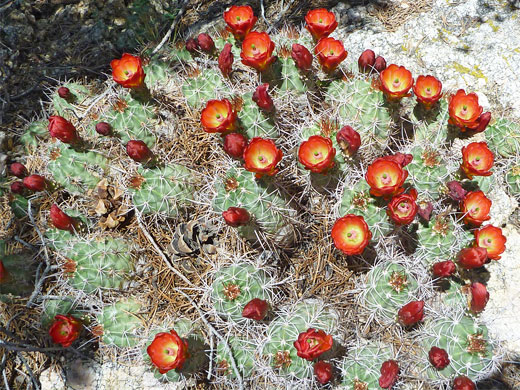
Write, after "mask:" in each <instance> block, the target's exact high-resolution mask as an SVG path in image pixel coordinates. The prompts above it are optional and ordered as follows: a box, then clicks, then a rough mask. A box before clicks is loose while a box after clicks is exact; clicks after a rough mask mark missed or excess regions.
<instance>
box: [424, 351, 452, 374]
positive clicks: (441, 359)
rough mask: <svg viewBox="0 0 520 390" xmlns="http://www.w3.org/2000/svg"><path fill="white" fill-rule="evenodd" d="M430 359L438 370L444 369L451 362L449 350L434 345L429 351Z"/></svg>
mask: <svg viewBox="0 0 520 390" xmlns="http://www.w3.org/2000/svg"><path fill="white" fill-rule="evenodd" d="M428 360H429V361H430V363H431V364H432V366H433V367H435V368H436V369H437V370H442V369H443V368H446V367H447V366H448V364H450V358H449V356H448V352H446V351H445V350H444V349H442V348H437V347H432V348H431V349H430V352H428Z"/></svg>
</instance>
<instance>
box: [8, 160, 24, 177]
mask: <svg viewBox="0 0 520 390" xmlns="http://www.w3.org/2000/svg"><path fill="white" fill-rule="evenodd" d="M9 171H10V172H11V174H13V175H15V176H16V177H18V178H20V179H23V178H24V177H25V176H27V168H25V165H23V164H20V163H19V162H15V163H12V164H11V165H9Z"/></svg>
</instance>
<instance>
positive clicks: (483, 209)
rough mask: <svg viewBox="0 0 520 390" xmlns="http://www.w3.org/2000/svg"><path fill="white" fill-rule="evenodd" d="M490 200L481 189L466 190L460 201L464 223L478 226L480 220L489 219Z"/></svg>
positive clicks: (480, 223) (480, 222)
mask: <svg viewBox="0 0 520 390" xmlns="http://www.w3.org/2000/svg"><path fill="white" fill-rule="evenodd" d="M490 209H491V200H489V199H488V198H486V196H485V195H484V193H483V192H482V191H472V192H468V193H467V194H466V196H465V197H464V199H463V200H462V202H460V211H461V212H462V213H464V223H465V224H466V225H472V226H480V225H482V222H484V221H487V220H489V219H490V218H491V217H490V216H489V210H490Z"/></svg>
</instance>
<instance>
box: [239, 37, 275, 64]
mask: <svg viewBox="0 0 520 390" xmlns="http://www.w3.org/2000/svg"><path fill="white" fill-rule="evenodd" d="M273 51H274V42H273V41H271V38H270V37H269V34H267V33H266V32H256V31H253V32H250V33H249V34H247V36H246V37H245V39H244V41H243V42H242V52H241V53H240V57H241V58H242V63H243V64H244V65H247V66H250V67H252V68H255V69H256V70H258V71H259V72H263V71H264V70H265V69H267V68H268V67H269V65H271V64H272V63H273V62H275V61H276V57H275V56H273Z"/></svg>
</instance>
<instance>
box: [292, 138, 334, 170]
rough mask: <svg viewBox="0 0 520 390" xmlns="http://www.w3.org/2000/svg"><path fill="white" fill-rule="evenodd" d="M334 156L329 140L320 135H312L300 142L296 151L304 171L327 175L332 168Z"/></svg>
mask: <svg viewBox="0 0 520 390" xmlns="http://www.w3.org/2000/svg"><path fill="white" fill-rule="evenodd" d="M335 155H336V149H334V146H332V141H331V139H330V138H325V137H322V136H320V135H313V136H311V137H310V138H309V139H308V140H307V141H304V142H302V144H301V145H300V149H299V150H298V160H300V162H301V163H302V164H303V165H304V166H305V169H308V170H310V171H311V172H314V173H327V171H328V170H329V169H331V168H332V167H333V166H334V156H335Z"/></svg>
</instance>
